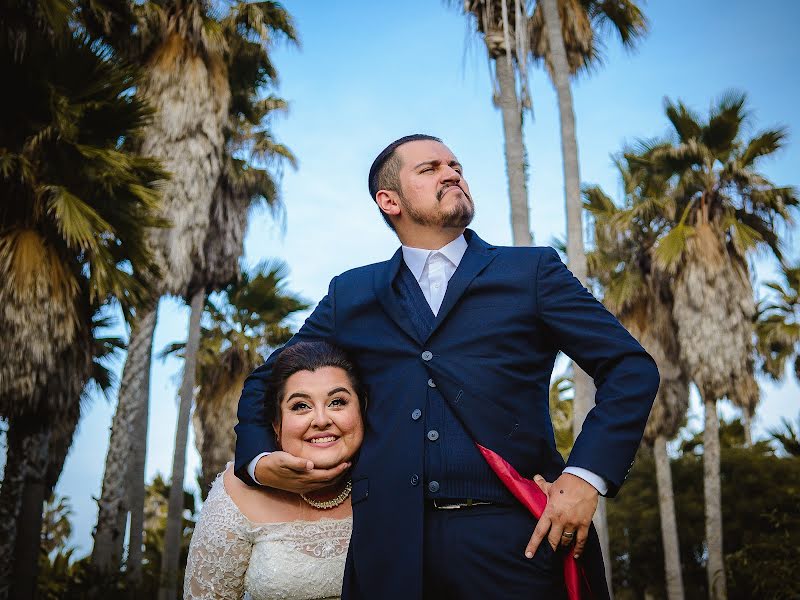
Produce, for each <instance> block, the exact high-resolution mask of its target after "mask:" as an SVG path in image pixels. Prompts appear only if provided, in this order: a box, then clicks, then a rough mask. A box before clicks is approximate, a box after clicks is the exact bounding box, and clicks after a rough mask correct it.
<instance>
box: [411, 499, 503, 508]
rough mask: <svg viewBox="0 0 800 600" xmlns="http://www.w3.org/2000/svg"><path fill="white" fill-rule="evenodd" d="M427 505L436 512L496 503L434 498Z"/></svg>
mask: <svg viewBox="0 0 800 600" xmlns="http://www.w3.org/2000/svg"><path fill="white" fill-rule="evenodd" d="M426 504H427V505H428V506H429V507H431V508H435V509H436V510H458V509H461V508H472V507H473V506H488V505H491V504H494V503H493V502H486V501H485V500H474V499H472V498H443V499H438V498H434V499H432V500H427V501H426Z"/></svg>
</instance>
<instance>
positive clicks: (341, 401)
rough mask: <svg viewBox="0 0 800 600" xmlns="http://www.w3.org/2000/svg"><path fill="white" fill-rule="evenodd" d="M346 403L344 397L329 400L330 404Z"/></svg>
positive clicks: (343, 404) (341, 404)
mask: <svg viewBox="0 0 800 600" xmlns="http://www.w3.org/2000/svg"><path fill="white" fill-rule="evenodd" d="M346 404H347V400H345V399H344V398H334V399H333V400H331V404H330V405H331V406H345V405H346Z"/></svg>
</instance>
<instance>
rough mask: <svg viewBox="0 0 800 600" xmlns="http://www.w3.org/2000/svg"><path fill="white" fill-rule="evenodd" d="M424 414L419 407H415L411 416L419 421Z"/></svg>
mask: <svg viewBox="0 0 800 600" xmlns="http://www.w3.org/2000/svg"><path fill="white" fill-rule="evenodd" d="M421 416H422V411H421V410H420V409H418V408H415V409H414V410H412V411H411V418H412V419H413V420H415V421H419V418H420V417H421Z"/></svg>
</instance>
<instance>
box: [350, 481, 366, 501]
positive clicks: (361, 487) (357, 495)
mask: <svg viewBox="0 0 800 600" xmlns="http://www.w3.org/2000/svg"><path fill="white" fill-rule="evenodd" d="M367 496H369V479H367V478H366V477H365V478H363V479H357V480H354V481H353V490H352V491H351V492H350V504H352V505H356V504H358V503H359V502H363V501H364V500H366V499H367Z"/></svg>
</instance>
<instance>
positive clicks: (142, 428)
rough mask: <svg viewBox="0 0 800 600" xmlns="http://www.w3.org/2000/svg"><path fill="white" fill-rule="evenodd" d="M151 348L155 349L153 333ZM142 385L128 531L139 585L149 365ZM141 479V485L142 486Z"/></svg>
mask: <svg viewBox="0 0 800 600" xmlns="http://www.w3.org/2000/svg"><path fill="white" fill-rule="evenodd" d="M150 335H151V341H150V349H151V351H152V347H153V342H152V335H153V333H151V334H150ZM142 386H143V388H144V389H145V390H147V398H146V399H144V404H143V405H144V410H140V411H139V416H138V420H137V421H136V423H135V429H134V431H135V432H136V433H135V436H136V437H135V438H134V440H135V446H134V448H133V452H132V455H131V463H130V467H129V469H130V479H129V482H128V492H127V504H128V510H129V511H130V528H129V533H128V540H129V541H128V556H127V560H126V561H125V564H126V565H127V571H126V573H127V577H128V580H129V582H130V583H131V584H132V586H134V587H135V586H137V585H138V584H139V583H140V582H141V580H142V557H143V555H144V502H145V496H146V490H145V487H144V463H145V459H146V458H147V443H146V441H147V425H148V419H149V416H150V393H149V391H150V364H149V362H148V365H147V371H146V372H144V373H143V375H142ZM139 482H141V485H139Z"/></svg>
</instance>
